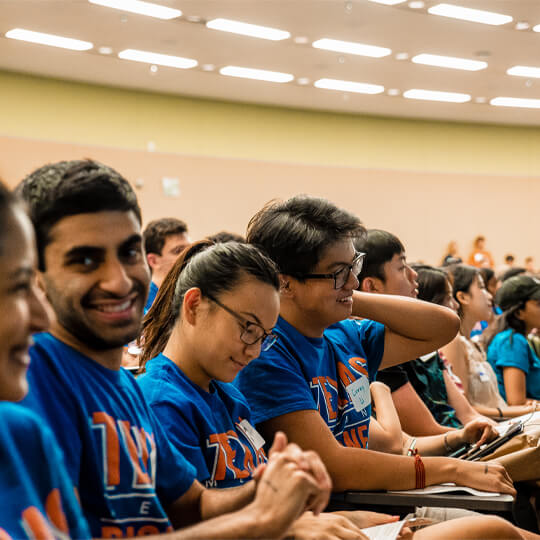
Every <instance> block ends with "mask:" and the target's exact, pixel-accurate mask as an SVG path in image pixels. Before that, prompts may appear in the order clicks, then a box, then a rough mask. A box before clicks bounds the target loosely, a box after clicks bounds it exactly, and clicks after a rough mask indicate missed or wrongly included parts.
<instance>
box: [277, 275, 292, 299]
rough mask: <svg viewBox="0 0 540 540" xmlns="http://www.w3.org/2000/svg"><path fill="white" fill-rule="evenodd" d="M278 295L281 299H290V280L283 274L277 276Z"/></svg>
mask: <svg viewBox="0 0 540 540" xmlns="http://www.w3.org/2000/svg"><path fill="white" fill-rule="evenodd" d="M279 294H280V296H281V297H282V298H291V297H292V295H293V287H292V283H291V278H290V277H289V276H286V275H285V274H280V275H279Z"/></svg>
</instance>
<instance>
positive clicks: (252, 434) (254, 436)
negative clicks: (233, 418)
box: [236, 419, 266, 450]
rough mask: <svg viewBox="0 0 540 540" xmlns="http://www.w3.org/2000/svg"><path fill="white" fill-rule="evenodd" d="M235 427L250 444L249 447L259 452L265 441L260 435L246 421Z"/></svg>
mask: <svg viewBox="0 0 540 540" xmlns="http://www.w3.org/2000/svg"><path fill="white" fill-rule="evenodd" d="M236 427H237V428H238V429H239V430H240V431H241V432H242V434H243V435H244V437H245V438H246V439H247V440H248V441H249V442H250V443H251V445H252V446H253V447H254V448H255V449H256V450H260V449H261V448H262V447H263V446H264V443H265V442H266V441H265V440H264V439H263V437H262V435H261V434H260V433H259V432H258V431H257V430H256V429H255V428H254V427H253V426H252V425H251V424H250V423H249V422H248V421H247V420H246V419H244V420H242V421H241V422H240V423H238V424H236Z"/></svg>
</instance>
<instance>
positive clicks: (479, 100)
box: [474, 96, 487, 103]
mask: <svg viewBox="0 0 540 540" xmlns="http://www.w3.org/2000/svg"><path fill="white" fill-rule="evenodd" d="M474 101H475V102H476V103H487V98H485V97H483V96H479V97H476V98H474Z"/></svg>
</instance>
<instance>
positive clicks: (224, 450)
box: [208, 430, 250, 481]
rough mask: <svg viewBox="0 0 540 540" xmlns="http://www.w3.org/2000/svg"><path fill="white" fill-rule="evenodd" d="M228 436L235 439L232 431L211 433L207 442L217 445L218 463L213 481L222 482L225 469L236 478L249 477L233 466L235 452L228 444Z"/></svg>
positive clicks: (225, 472) (246, 473) (243, 471)
mask: <svg viewBox="0 0 540 540" xmlns="http://www.w3.org/2000/svg"><path fill="white" fill-rule="evenodd" d="M229 435H232V436H233V437H236V436H237V435H236V433H235V432H234V431H232V430H230V431H228V432H227V433H212V434H211V435H210V437H209V438H208V440H209V441H210V443H212V444H216V443H217V444H218V462H217V466H216V474H215V476H214V480H217V481H219V480H224V479H225V475H226V474H227V469H229V470H231V471H232V472H233V473H234V474H235V476H236V478H247V477H248V476H250V473H249V471H247V470H241V469H239V468H238V467H236V466H235V465H234V458H235V457H236V452H235V451H234V450H233V449H232V448H231V445H230V444H229Z"/></svg>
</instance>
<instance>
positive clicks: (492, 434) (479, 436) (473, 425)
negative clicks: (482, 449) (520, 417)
mask: <svg viewBox="0 0 540 540" xmlns="http://www.w3.org/2000/svg"><path fill="white" fill-rule="evenodd" d="M459 432H460V438H461V441H462V442H463V443H465V442H467V443H469V444H475V445H476V446H482V445H483V444H484V443H486V442H489V441H492V440H493V439H496V438H497V437H498V435H499V434H498V433H497V431H496V430H495V429H494V428H493V426H492V424H491V422H488V421H487V419H484V418H475V419H474V420H471V421H470V422H468V423H467V424H465V425H464V426H463V428H462V429H460V430H459Z"/></svg>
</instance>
